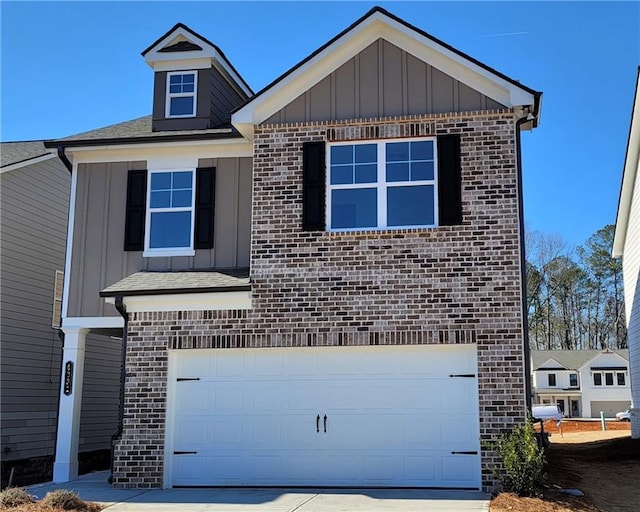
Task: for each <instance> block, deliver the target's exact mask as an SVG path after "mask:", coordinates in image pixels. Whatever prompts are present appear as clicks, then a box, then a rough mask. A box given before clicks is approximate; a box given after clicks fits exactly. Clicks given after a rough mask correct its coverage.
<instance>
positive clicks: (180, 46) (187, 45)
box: [158, 41, 202, 53]
mask: <svg viewBox="0 0 640 512" xmlns="http://www.w3.org/2000/svg"><path fill="white" fill-rule="evenodd" d="M192 50H202V47H201V46H198V45H197V44H195V43H192V42H191V41H178V42H177V43H175V44H172V45H171V46H165V47H164V48H162V49H160V50H158V51H159V52H161V53H171V52H189V51H192Z"/></svg>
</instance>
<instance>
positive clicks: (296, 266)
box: [114, 110, 525, 489]
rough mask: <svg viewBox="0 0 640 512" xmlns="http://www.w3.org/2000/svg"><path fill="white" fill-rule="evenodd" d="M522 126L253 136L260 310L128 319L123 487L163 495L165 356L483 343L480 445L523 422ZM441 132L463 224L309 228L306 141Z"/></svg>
mask: <svg viewBox="0 0 640 512" xmlns="http://www.w3.org/2000/svg"><path fill="white" fill-rule="evenodd" d="M515 129H516V128H515V121H514V116H513V114H512V112H510V111H507V110H505V111H489V112H487V111H484V112H471V113H465V114H459V115H451V114H448V115H433V116H419V117H414V116H412V117H405V118H385V119H368V120H358V121H351V122H348V121H344V122H339V123H334V122H332V123H314V124H295V125H272V126H260V127H256V130H255V141H254V162H253V163H254V175H253V187H254V188H253V208H252V211H253V218H252V248H251V278H252V309H251V310H245V311H193V312H186V311H183V312H162V313H133V314H131V315H130V318H129V331H128V333H129V340H128V351H127V380H126V384H125V393H126V401H125V420H124V432H123V436H122V439H121V441H120V442H119V444H118V445H117V447H116V451H115V463H114V467H115V471H114V484H115V485H116V486H117V487H160V486H161V485H162V470H163V449H164V424H165V410H166V386H167V360H168V359H167V357H168V356H167V350H168V349H191V348H211V349H216V348H232V347H233V348H236V347H237V348H241V347H276V346H277V347H305V346H318V345H327V346H331V345H335V346H338V345H368V344H372V345H377V344H423V343H430V344H447V343H474V344H476V346H477V351H478V383H479V396H480V435H481V438H482V441H488V440H490V439H492V438H493V437H494V436H495V434H496V433H499V432H502V431H503V430H504V429H505V428H507V427H509V426H510V425H513V424H516V423H520V422H521V421H522V420H523V419H524V415H525V384H524V361H523V332H522V329H523V324H522V309H521V288H520V286H521V272H520V236H521V234H520V227H519V226H520V224H519V217H518V191H517V170H516V154H515ZM445 133H459V134H461V157H462V203H463V204H462V206H463V225H461V226H445V227H439V228H435V229H402V230H390V231H367V232H359V233H351V232H340V233H335V232H334V233H328V232H303V231H302V229H301V221H302V199H301V192H302V143H303V142H306V141H315V140H327V141H332V140H335V141H338V140H363V139H381V138H394V137H403V136H411V137H416V136H433V135H438V134H445ZM482 461H483V466H482V467H483V469H482V477H483V486H484V487H485V489H491V488H492V487H493V484H494V482H493V476H492V474H491V466H492V465H494V464H496V463H497V461H496V460H495V459H494V458H493V457H492V454H491V453H488V452H486V451H485V450H484V449H483V454H482Z"/></svg>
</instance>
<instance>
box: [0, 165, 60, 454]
mask: <svg viewBox="0 0 640 512" xmlns="http://www.w3.org/2000/svg"><path fill="white" fill-rule="evenodd" d="M69 184H70V176H69V172H68V171H67V170H66V169H65V168H64V166H63V165H62V164H61V163H60V162H59V161H58V160H57V159H51V160H47V161H44V162H40V163H37V164H33V165H31V166H25V167H22V168H19V169H15V170H13V171H10V172H6V173H4V174H1V175H0V281H1V283H2V287H1V289H0V338H1V340H2V343H1V351H0V352H1V356H0V374H1V377H0V381H1V382H0V385H1V399H0V402H1V405H0V414H1V416H2V422H1V424H2V441H1V442H2V450H3V454H2V458H3V460H19V459H23V458H27V457H36V456H43V455H51V454H53V449H54V444H55V439H54V436H55V427H56V417H57V403H58V401H57V397H58V387H59V374H60V348H61V343H60V340H59V338H58V333H57V329H54V328H52V327H51V320H52V311H53V286H54V280H55V271H56V270H64V251H65V238H66V225H67V211H68V200H69ZM7 447H8V448H9V451H8V452H4V450H5V449H6V448H7Z"/></svg>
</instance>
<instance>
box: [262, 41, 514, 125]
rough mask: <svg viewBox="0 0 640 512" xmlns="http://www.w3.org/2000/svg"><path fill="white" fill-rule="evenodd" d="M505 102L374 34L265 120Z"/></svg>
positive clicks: (470, 108) (471, 107)
mask: <svg viewBox="0 0 640 512" xmlns="http://www.w3.org/2000/svg"><path fill="white" fill-rule="evenodd" d="M502 108H506V107H504V106H503V105H501V104H499V103H497V102H495V101H494V100H492V99H491V98H488V97H487V96H485V95H483V94H481V93H479V92H478V91H475V90H473V89H471V88H470V87H468V86H466V85H465V84H463V83H461V82H459V81H458V80H455V79H453V78H452V77H450V76H448V75H446V74H444V73H442V72H441V71H439V70H438V69H436V68H434V67H433V66H430V65H428V64H426V63H425V62H423V61H421V60H418V59H417V58H415V57H414V56H413V55H411V54H409V53H407V52H405V51H404V50H401V49H400V48H398V47H397V46H395V45H393V44H391V43H389V42H387V41H385V40H383V39H378V41H376V42H375V43H372V44H371V45H369V46H368V47H367V48H365V49H364V50H362V51H361V52H360V53H359V54H358V55H356V56H355V57H353V58H352V59H350V60H349V61H347V62H346V63H344V64H343V65H342V66H340V67H339V68H338V69H336V70H335V71H334V72H333V73H331V74H329V75H328V76H326V77H325V78H324V79H323V80H321V81H320V82H319V83H317V84H316V85H314V86H313V87H312V88H311V89H309V90H308V91H306V92H304V93H303V94H302V95H300V96H299V97H298V98H296V99H294V100H293V101H292V102H291V103H289V104H288V105H286V106H285V107H284V108H282V109H281V110H279V111H278V112H276V113H275V114H274V115H273V116H271V117H270V118H269V119H267V120H266V121H265V124H277V123H297V122H311V121H329V120H342V119H358V118H367V117H387V116H400V115H414V114H437V113H449V112H468V111H476V110H491V109H502Z"/></svg>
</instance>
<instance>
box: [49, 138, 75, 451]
mask: <svg viewBox="0 0 640 512" xmlns="http://www.w3.org/2000/svg"><path fill="white" fill-rule="evenodd" d="M58 158H59V159H60V161H61V162H62V163H63V164H64V166H65V167H66V168H67V170H68V171H69V174H73V165H72V164H71V162H70V161H69V158H68V157H67V155H66V154H65V152H64V146H62V145H60V146H58ZM69 215H71V211H70V210H69V209H67V226H68V225H69ZM66 256H67V255H66V254H65V258H66ZM65 263H66V262H65ZM63 293H64V290H63ZM60 321H61V323H62V311H61V312H60ZM58 338H60V343H61V345H60V378H61V379H62V376H63V375H64V331H63V330H62V329H58ZM58 384H60V383H58ZM56 396H57V397H58V399H57V400H56V428H55V431H54V434H53V435H54V436H55V437H54V439H55V440H56V442H55V443H54V445H53V460H54V462H55V460H56V455H57V454H58V416H57V415H58V414H60V386H58V393H57V394H56Z"/></svg>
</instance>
